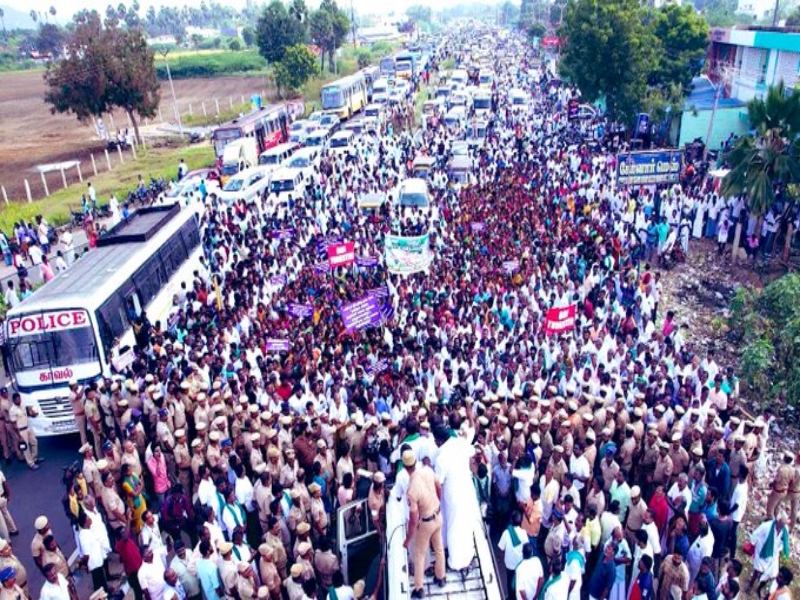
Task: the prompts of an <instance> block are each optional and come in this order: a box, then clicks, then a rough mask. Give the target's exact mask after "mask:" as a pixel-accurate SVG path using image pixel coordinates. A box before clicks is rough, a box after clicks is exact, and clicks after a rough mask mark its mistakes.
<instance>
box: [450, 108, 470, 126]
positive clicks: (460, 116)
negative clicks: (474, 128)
mask: <svg viewBox="0 0 800 600" xmlns="http://www.w3.org/2000/svg"><path fill="white" fill-rule="evenodd" d="M466 120H467V111H466V109H465V108H464V107H463V106H455V107H453V108H451V109H450V110H449V111H447V114H446V115H445V116H444V126H445V127H446V128H447V129H449V130H453V129H457V128H462V129H463V128H464V125H466Z"/></svg>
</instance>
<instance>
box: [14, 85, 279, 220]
mask: <svg viewBox="0 0 800 600" xmlns="http://www.w3.org/2000/svg"><path fill="white" fill-rule="evenodd" d="M265 89H267V84H266V81H265V79H264V77H263V76H246V77H215V78H190V79H180V80H176V81H175V95H176V97H177V99H178V108H179V110H180V112H181V114H182V115H188V110H189V105H190V104H191V105H192V111H193V114H195V115H197V114H199V113H200V111H201V110H202V108H201V107H202V103H203V102H205V105H206V110H207V111H208V112H209V114H210V113H212V112H214V111H215V110H216V102H215V100H218V101H219V104H220V110H221V111H223V110H224V109H227V108H228V104H229V101H232V102H233V103H234V104H236V103H238V102H239V101H240V100H241V97H242V96H244V97H245V99H247V98H248V97H249V96H250V94H260V93H262V92H263V91H264V90H265ZM44 90H45V85H44V80H43V79H42V72H41V71H18V72H12V73H0V141H1V142H2V143H0V185H2V186H4V187H5V189H6V192H7V194H8V198H9V201H24V200H25V185H24V180H25V179H27V180H28V182H29V184H30V186H31V192H32V195H33V197H34V199H40V198H44V195H45V194H44V188H43V185H42V181H41V176H40V175H39V172H38V171H37V170H36V165H41V164H49V163H56V162H62V161H70V160H80V161H81V170H82V172H83V176H84V178H85V179H86V178H91V175H92V165H91V160H90V154H94V155H95V158H96V159H98V162H101V161H99V158H100V157H102V156H103V149H104V145H103V143H102V142H101V141H100V140H99V139H98V137H97V135H96V133H95V130H94V126H93V124H92V123H91V122H89V123H86V124H82V123H80V122H78V120H77V119H76V118H75V117H74V116H72V115H58V114H56V115H53V114H51V113H50V108H49V106H48V105H46V104H45V102H44V99H43V98H44ZM161 111H162V114H163V118H164V119H165V120H167V119H171V118H172V114H173V109H172V95H171V93H170V90H169V84H167V83H166V82H164V83H162V86H161ZM104 122H105V125H106V128H107V129H108V130H109V131H110V132H111V131H112V121H111V116H108V117H106V118H105V119H104ZM156 122H158V119H156ZM113 123H114V125H115V126H116V128H117V129H120V128H125V127H127V126H128V121H127V117H126V116H125V114H123V113H122V112H121V111H117V112H116V113H115V114H114V115H113ZM112 158H113V155H112ZM104 160H105V159H104V158H103V161H104ZM98 168H100V164H98ZM145 175H146V174H145ZM74 178H76V176H75V175H73V179H74ZM47 183H48V187H49V188H50V191H51V192H53V190H57V189H59V188H60V187H61V175H60V174H59V173H50V174H49V175H48V176H47ZM79 201H80V197H78V198H76V202H79ZM2 211H3V202H2V197H0V212H2Z"/></svg>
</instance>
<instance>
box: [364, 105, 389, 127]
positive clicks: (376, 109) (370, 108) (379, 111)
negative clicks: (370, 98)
mask: <svg viewBox="0 0 800 600" xmlns="http://www.w3.org/2000/svg"><path fill="white" fill-rule="evenodd" d="M364 116H365V117H375V119H377V120H378V123H379V124H380V125H383V123H384V122H385V121H386V110H385V109H384V108H383V105H381V104H375V103H373V104H368V105H367V108H365V109H364Z"/></svg>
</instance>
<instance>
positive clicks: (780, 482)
mask: <svg viewBox="0 0 800 600" xmlns="http://www.w3.org/2000/svg"><path fill="white" fill-rule="evenodd" d="M793 463H794V455H792V453H791V452H784V454H783V464H782V465H781V466H780V467H778V470H777V471H776V472H775V478H774V479H773V480H772V486H771V487H770V492H769V496H767V518H769V519H774V518H775V513H776V511H777V509H778V507H779V506H780V505H781V502H783V501H784V500H785V499H786V497H787V496H788V494H789V485H790V484H791V482H792V479H793V478H794V468H793V466H792V465H793Z"/></svg>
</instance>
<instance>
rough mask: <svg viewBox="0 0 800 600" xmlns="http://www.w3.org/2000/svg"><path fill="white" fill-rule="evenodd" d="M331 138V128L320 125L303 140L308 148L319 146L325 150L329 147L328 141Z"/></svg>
mask: <svg viewBox="0 0 800 600" xmlns="http://www.w3.org/2000/svg"><path fill="white" fill-rule="evenodd" d="M330 139H331V130H330V129H327V128H325V127H320V128H319V129H315V130H314V131H312V132H311V133H309V134H308V135H307V136H306V140H305V142H303V145H304V146H305V147H306V148H319V149H320V150H325V149H326V148H327V147H328V142H329V141H330Z"/></svg>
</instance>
